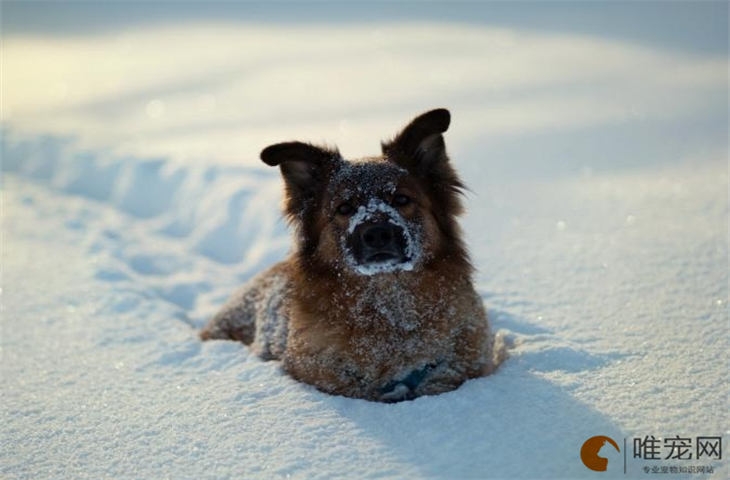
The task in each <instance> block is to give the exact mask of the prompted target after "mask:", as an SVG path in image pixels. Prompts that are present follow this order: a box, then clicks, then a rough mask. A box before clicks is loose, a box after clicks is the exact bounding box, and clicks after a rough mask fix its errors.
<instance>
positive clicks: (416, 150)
mask: <svg viewBox="0 0 730 480" xmlns="http://www.w3.org/2000/svg"><path fill="white" fill-rule="evenodd" d="M450 122H451V114H450V113H449V111H448V110H446V109H445V108H438V109H436V110H431V111H429V112H426V113H424V114H422V115H419V116H418V117H416V118H414V119H413V121H411V123H409V124H408V126H407V127H406V128H404V129H403V131H401V132H400V133H399V134H398V135H396V137H395V138H394V139H393V140H391V141H390V142H384V143H382V148H383V154H384V155H385V156H386V157H387V158H388V159H389V160H390V161H391V162H394V163H397V164H398V165H401V166H402V167H405V168H406V169H408V171H410V172H411V173H413V174H416V175H422V176H428V174H429V173H430V172H433V171H434V170H435V169H436V170H437V169H438V168H439V166H441V165H443V164H446V163H448V160H449V158H448V156H447V155H446V145H445V144H444V137H443V136H442V135H441V134H442V133H444V132H445V131H446V130H448V128H449V123H450Z"/></svg>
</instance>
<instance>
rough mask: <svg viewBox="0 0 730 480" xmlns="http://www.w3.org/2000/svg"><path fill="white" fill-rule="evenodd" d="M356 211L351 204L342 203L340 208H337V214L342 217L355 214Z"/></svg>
mask: <svg viewBox="0 0 730 480" xmlns="http://www.w3.org/2000/svg"><path fill="white" fill-rule="evenodd" d="M354 211H355V209H354V208H353V207H352V205H350V204H349V203H347V202H345V203H341V204H340V206H339V207H337V213H339V214H340V215H350V214H352V212H354Z"/></svg>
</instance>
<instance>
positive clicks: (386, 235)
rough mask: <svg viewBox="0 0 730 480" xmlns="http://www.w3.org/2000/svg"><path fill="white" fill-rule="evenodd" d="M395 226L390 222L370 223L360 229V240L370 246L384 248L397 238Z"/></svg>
mask: <svg viewBox="0 0 730 480" xmlns="http://www.w3.org/2000/svg"><path fill="white" fill-rule="evenodd" d="M395 233H396V232H395V227H394V226H393V225H391V224H389V223H377V224H375V225H369V226H366V227H365V228H363V229H362V230H361V231H360V241H362V244H363V245H365V246H366V247H368V248H383V247H386V246H388V245H390V244H391V243H393V239H394V238H395Z"/></svg>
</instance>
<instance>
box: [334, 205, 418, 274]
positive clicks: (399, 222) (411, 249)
mask: <svg viewBox="0 0 730 480" xmlns="http://www.w3.org/2000/svg"><path fill="white" fill-rule="evenodd" d="M377 212H381V213H383V214H385V216H386V218H387V221H388V223H391V224H393V225H395V226H397V227H400V228H402V229H403V237H404V238H405V243H406V246H405V252H404V253H405V255H406V261H400V260H388V261H385V262H374V263H371V262H368V263H365V264H360V263H357V262H356V261H355V259H354V258H353V257H352V255H348V257H347V262H348V264H349V265H350V267H351V268H352V269H354V270H355V271H356V272H357V273H359V274H360V275H368V276H370V275H376V274H378V273H386V272H395V271H398V270H401V271H406V272H410V271H412V270H413V268H414V267H415V266H416V265H417V264H418V262H419V261H420V260H421V255H422V251H421V232H419V229H418V226H417V225H415V224H409V222H406V220H405V219H404V218H403V216H402V215H401V214H400V213H399V212H398V210H396V209H395V208H393V207H391V206H390V205H388V204H386V203H385V202H383V201H381V200H377V199H374V198H372V199H370V202H368V204H367V205H360V206H359V207H358V208H357V211H356V212H355V214H354V215H352V217H350V223H349V224H348V226H347V233H352V232H354V231H355V229H356V228H357V226H358V225H361V224H362V223H364V222H367V221H370V220H371V219H372V218H373V216H374V215H375V214H377ZM342 242H345V238H343V239H342ZM342 250H343V251H347V248H346V247H345V246H344V245H343V247H342Z"/></svg>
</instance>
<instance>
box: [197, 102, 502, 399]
mask: <svg viewBox="0 0 730 480" xmlns="http://www.w3.org/2000/svg"><path fill="white" fill-rule="evenodd" d="M449 121H450V116H449V113H448V111H446V110H443V109H440V110H434V111H431V112H427V113H425V114H423V115H421V116H419V117H417V118H416V119H414V120H413V121H412V122H411V123H410V124H409V125H408V126H407V127H406V128H405V129H404V130H403V131H402V132H400V133H399V134H398V135H396V137H395V138H394V139H393V140H392V141H390V142H388V143H384V144H383V155H382V156H380V157H370V158H364V159H361V160H357V161H346V160H343V159H342V157H341V156H340V155H339V153H338V152H337V151H336V150H334V149H329V148H322V147H317V146H314V145H311V144H305V143H301V142H288V143H282V144H277V145H272V146H270V147H267V148H266V149H265V150H264V151H263V152H262V154H261V157H262V160H263V161H264V162H265V163H267V164H268V165H276V166H279V167H280V169H281V173H282V177H283V178H284V184H285V195H286V197H285V213H286V214H287V215H288V218H289V220H290V222H291V224H292V226H293V227H294V229H295V232H296V235H295V240H296V243H295V248H294V251H293V253H292V256H291V257H290V258H289V259H288V260H286V261H284V262H281V263H279V264H277V265H275V266H274V267H272V268H271V269H270V270H268V271H266V272H264V273H262V274H260V275H259V276H257V277H256V278H254V279H253V280H252V281H251V282H249V283H248V284H247V285H246V286H244V287H243V289H242V290H240V291H239V292H238V293H236V294H235V295H234V296H233V297H232V298H231V300H230V301H229V302H228V303H227V304H226V305H225V306H224V307H223V309H222V310H221V312H220V313H218V315H216V316H215V317H214V318H213V319H212V320H211V322H210V324H209V325H208V326H207V327H206V329H205V330H204V331H203V332H202V334H201V335H202V337H203V338H204V339H209V338H232V339H236V340H240V341H243V342H244V343H247V344H250V345H251V347H252V349H253V351H255V352H256V353H257V354H259V355H261V356H262V357H263V358H267V359H270V358H276V359H281V360H283V365H284V369H285V370H286V371H287V372H288V373H289V374H290V375H291V376H293V377H294V378H296V379H298V380H301V381H303V382H306V383H309V384H312V385H314V386H316V387H317V388H319V389H320V390H322V391H325V392H329V393H333V394H339V395H346V396H350V397H358V398H365V399H369V400H378V401H398V400H405V399H411V398H415V397H418V396H420V395H432V394H437V393H441V392H445V391H448V390H453V389H454V388H457V387H458V386H459V385H460V384H461V383H463V382H464V381H465V380H467V379H469V378H474V377H478V376H482V375H486V374H489V373H491V372H492V371H493V370H494V369H495V368H496V365H497V364H498V363H499V361H500V360H501V358H502V357H503V351H504V349H503V348H502V347H501V346H500V345H501V343H499V344H498V345H496V347H497V348H496V349H495V341H494V338H493V336H492V334H491V332H490V329H489V324H488V322H487V317H486V312H485V310H484V306H483V304H482V301H481V298H480V297H479V296H478V295H477V293H476V292H475V291H474V287H473V285H472V281H471V274H472V268H471V264H470V262H469V257H468V254H467V252H466V249H465V247H464V245H463V243H462V241H461V232H460V230H459V227H458V224H457V222H456V217H457V216H458V215H459V214H460V213H461V210H462V209H461V203H460V200H459V194H460V191H461V188H462V183H461V180H460V179H459V178H458V176H457V175H456V172H455V171H454V170H453V168H452V167H451V165H450V161H449V159H448V156H447V154H446V150H445V145H444V141H443V137H442V133H443V132H444V131H446V129H447V128H448V124H449Z"/></svg>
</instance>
